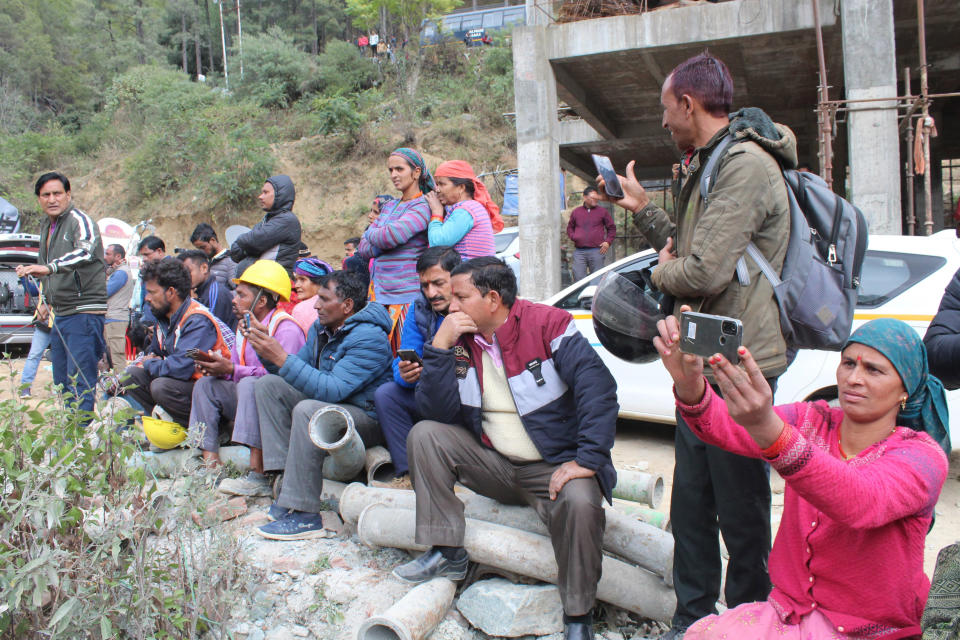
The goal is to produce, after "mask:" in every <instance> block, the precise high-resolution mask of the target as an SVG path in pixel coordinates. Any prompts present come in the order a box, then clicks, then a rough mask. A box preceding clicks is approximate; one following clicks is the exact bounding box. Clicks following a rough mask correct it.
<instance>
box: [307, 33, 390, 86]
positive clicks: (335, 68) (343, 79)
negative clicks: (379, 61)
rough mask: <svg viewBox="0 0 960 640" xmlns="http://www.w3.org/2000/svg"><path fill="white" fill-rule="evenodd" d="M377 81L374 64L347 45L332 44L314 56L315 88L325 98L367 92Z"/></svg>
mask: <svg viewBox="0 0 960 640" xmlns="http://www.w3.org/2000/svg"><path fill="white" fill-rule="evenodd" d="M376 79H377V65H376V63H375V62H374V61H373V60H372V59H371V58H364V57H363V56H361V55H360V50H359V49H358V48H357V47H356V46H355V45H353V44H350V43H349V42H343V41H342V40H333V41H331V42H330V43H328V44H327V48H326V49H325V50H324V52H323V53H321V54H320V55H319V56H317V88H318V89H319V90H320V91H323V92H324V93H326V94H328V95H334V94H337V93H348V92H356V91H361V90H363V89H369V88H370V87H372V86H373V85H374V83H375V82H376Z"/></svg>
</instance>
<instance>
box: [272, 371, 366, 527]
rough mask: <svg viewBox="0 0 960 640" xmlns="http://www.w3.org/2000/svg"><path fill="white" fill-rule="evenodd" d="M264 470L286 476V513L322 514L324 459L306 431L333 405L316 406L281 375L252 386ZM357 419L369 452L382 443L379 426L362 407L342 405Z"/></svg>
mask: <svg viewBox="0 0 960 640" xmlns="http://www.w3.org/2000/svg"><path fill="white" fill-rule="evenodd" d="M254 390H255V393H256V397H257V412H258V413H259V414H260V436H261V438H262V439H263V468H264V470H266V471H280V470H282V471H283V486H282V488H281V489H280V495H279V496H278V497H277V504H278V505H279V506H281V507H285V508H287V509H294V510H296V511H307V512H309V513H319V512H320V511H322V510H323V501H322V500H321V499H320V492H321V491H322V490H323V462H324V460H325V459H326V453H324V451H323V450H322V449H320V448H319V447H317V446H316V445H315V444H313V441H312V440H310V434H309V432H308V430H307V427H308V425H309V423H310V418H311V417H313V414H314V413H316V412H317V411H319V410H320V409H322V408H323V407H326V406H330V405H331V404H333V403H330V402H322V401H320V400H313V399H311V398H309V397H307V396H306V395H305V394H303V393H301V392H300V391H298V390H297V389H295V388H294V387H293V386H291V385H290V384H288V383H287V382H286V381H285V380H284V379H283V378H281V377H280V376H277V375H272V374H268V375H265V376H263V377H262V378H260V379H258V380H257V382H256V384H255V385H254ZM337 406H339V407H342V408H344V409H346V411H347V412H348V413H349V414H350V416H351V417H352V418H353V422H354V425H355V426H356V428H357V432H358V433H359V434H360V439H361V440H363V444H364V446H366V447H372V446H375V445H378V444H381V443H382V442H383V438H382V436H381V434H380V427H379V426H378V425H377V421H376V420H374V419H373V418H371V417H370V416H369V415H367V413H366V412H365V411H364V410H363V409H361V408H360V407H356V406H354V405H352V404H338V405H337Z"/></svg>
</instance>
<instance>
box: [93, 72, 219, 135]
mask: <svg viewBox="0 0 960 640" xmlns="http://www.w3.org/2000/svg"><path fill="white" fill-rule="evenodd" d="M104 99H105V107H104V108H105V110H106V111H107V113H109V114H111V115H112V116H116V115H117V112H119V111H126V112H127V113H128V115H129V116H131V117H133V118H134V119H135V120H136V121H137V122H138V123H144V122H152V121H156V120H169V119H171V118H176V117H179V116H183V115H187V116H189V115H190V114H191V113H192V112H194V111H196V110H197V109H201V108H203V107H205V106H207V105H210V104H213V103H214V102H215V101H216V99H217V94H216V93H214V91H213V90H211V89H208V88H207V87H205V86H203V85H201V84H197V83H195V82H191V80H190V78H189V77H188V76H186V75H184V74H182V73H180V72H179V71H174V70H173V69H169V68H166V67H159V66H141V67H134V68H133V69H131V70H130V71H127V72H126V73H124V74H123V75H121V76H118V77H116V78H115V79H114V81H113V84H111V85H110V88H109V89H107V91H106V93H105V95H104Z"/></svg>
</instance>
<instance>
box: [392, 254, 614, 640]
mask: <svg viewBox="0 0 960 640" xmlns="http://www.w3.org/2000/svg"><path fill="white" fill-rule="evenodd" d="M451 286H452V291H453V298H452V299H451V301H450V309H449V313H448V314H447V316H446V318H445V319H444V321H443V324H441V325H440V329H439V330H437V333H436V335H435V336H434V337H433V341H432V342H431V343H430V344H427V345H425V346H424V348H423V371H422V373H421V375H420V383H419V384H418V385H417V389H416V398H417V406H418V408H419V410H420V413H421V415H423V416H424V417H425V418H427V420H425V421H422V422H418V423H417V424H416V425H415V426H414V428H413V430H412V431H411V432H410V436H409V438H408V439H407V452H408V456H409V461H410V476H411V479H412V480H413V486H414V489H415V490H416V499H417V510H416V517H417V530H416V541H417V543H418V544H423V545H431V548H430V550H428V551H427V552H425V553H424V554H423V555H421V556H420V557H418V558H417V559H415V560H413V561H411V562H408V563H406V564H404V565H401V566H399V567H397V568H396V569H394V575H396V576H397V577H399V578H401V579H403V580H406V581H408V582H414V583H419V582H423V581H426V580H429V579H431V578H433V577H436V576H445V577H448V578H450V579H453V580H459V579H462V578H463V577H464V576H465V574H466V570H467V564H468V560H469V558H468V557H467V553H466V550H465V549H464V548H463V540H464V516H463V503H462V502H460V500H458V499H457V497H456V495H455V494H454V491H453V487H454V484H455V483H456V482H460V483H462V484H464V485H466V486H467V487H469V488H470V489H472V490H474V491H476V492H477V493H480V494H482V495H486V496H488V497H491V498H495V499H496V500H499V501H501V502H504V503H513V504H529V505H530V506H531V507H533V508H534V509H535V510H536V511H537V514H538V515H539V516H540V518H542V519H543V521H544V523H545V524H546V525H547V528H548V529H549V531H550V538H551V541H552V543H553V549H554V553H555V554H556V560H557V567H558V568H559V575H558V577H559V580H558V586H559V588H560V598H561V601H562V602H563V610H564V621H565V623H566V627H565V635H566V638H575V639H578V640H579V639H581V638H584V639H585V638H592V637H593V630H592V612H593V605H594V600H595V598H596V590H597V582H598V581H599V579H600V568H601V562H602V552H601V545H602V540H603V529H604V522H605V519H604V512H603V507H602V504H601V503H602V500H603V498H604V497H605V498H606V499H607V500H608V501H609V500H610V499H611V496H610V492H611V490H612V488H613V486H614V485H615V484H616V471H615V470H614V468H613V461H612V460H611V457H610V449H611V448H612V447H613V439H614V432H615V430H616V421H617V412H618V409H619V407H618V405H617V395H616V390H617V385H616V382H615V381H614V379H613V376H611V375H610V372H609V371H608V370H607V368H606V366H605V365H604V364H603V362H602V361H601V360H600V357H599V356H598V355H597V354H596V352H595V351H594V349H593V348H592V347H591V346H590V344H589V343H588V342H587V340H586V339H585V338H584V337H583V336H582V335H581V334H580V332H579V331H577V328H576V325H575V324H574V321H573V317H572V316H571V315H570V314H569V313H567V312H566V311H562V310H560V309H557V308H555V307H550V306H546V305H541V304H536V303H533V302H528V301H526V300H520V299H517V297H516V296H517V282H516V278H515V277H514V275H513V271H511V270H510V268H509V267H507V266H506V265H505V264H504V263H503V262H502V261H500V260H498V259H497V258H495V257H492V256H486V257H482V258H474V259H472V260H468V261H466V262H464V263H463V264H461V265H460V266H458V267H456V268H455V269H454V270H453V271H452V273H451Z"/></svg>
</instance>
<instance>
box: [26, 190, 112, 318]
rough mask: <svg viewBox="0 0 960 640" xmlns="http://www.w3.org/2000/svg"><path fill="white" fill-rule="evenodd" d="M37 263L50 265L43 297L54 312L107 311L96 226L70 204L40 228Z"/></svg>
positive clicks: (88, 217)
mask: <svg viewBox="0 0 960 640" xmlns="http://www.w3.org/2000/svg"><path fill="white" fill-rule="evenodd" d="M37 262H38V263H39V264H42V265H46V266H47V268H49V269H50V275H49V276H47V283H46V287H47V301H48V302H49V303H50V304H51V306H52V307H53V312H54V313H55V314H56V315H58V316H70V315H73V314H75V313H96V314H105V313H106V312H107V272H106V268H107V265H106V262H104V260H103V242H102V241H101V240H100V229H99V228H97V225H96V223H95V222H94V221H93V220H91V219H90V216H88V215H87V214H86V213H84V212H83V211H81V210H80V209H77V208H76V207H74V206H73V205H71V206H70V207H69V208H68V209H67V210H66V211H64V212H63V213H61V214H60V215H59V216H58V217H57V218H56V220H55V221H54V222H53V223H51V220H50V218H49V217H48V218H47V219H46V220H44V222H43V226H42V227H41V229H40V255H39V258H38V260H37Z"/></svg>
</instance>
